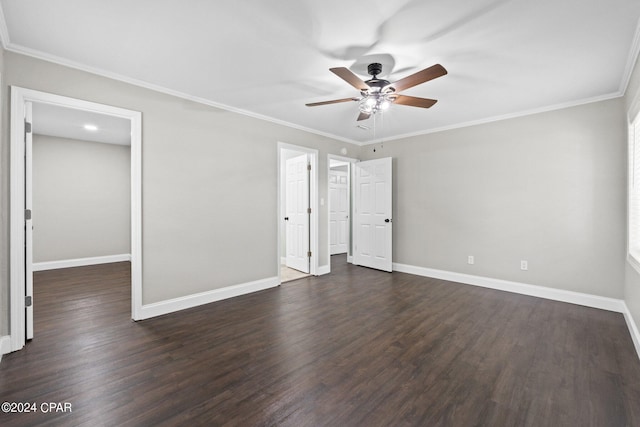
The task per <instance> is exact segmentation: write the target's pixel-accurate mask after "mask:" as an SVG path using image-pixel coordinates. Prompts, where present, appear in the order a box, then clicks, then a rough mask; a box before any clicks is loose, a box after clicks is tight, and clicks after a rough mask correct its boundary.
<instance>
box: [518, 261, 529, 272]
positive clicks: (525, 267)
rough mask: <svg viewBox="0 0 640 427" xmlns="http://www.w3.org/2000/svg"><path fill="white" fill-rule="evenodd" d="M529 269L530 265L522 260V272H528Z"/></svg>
mask: <svg viewBox="0 0 640 427" xmlns="http://www.w3.org/2000/svg"><path fill="white" fill-rule="evenodd" d="M528 269H529V263H528V262H527V261H525V260H521V261H520V270H525V271H526V270H528Z"/></svg>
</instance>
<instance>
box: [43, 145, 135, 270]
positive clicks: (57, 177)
mask: <svg viewBox="0 0 640 427" xmlns="http://www.w3.org/2000/svg"><path fill="white" fill-rule="evenodd" d="M130 159H131V148H130V147H129V146H124V145H115V144H102V143H98V142H89V141H78V140H74V139H64V138H57V137H52V136H43V135H34V137H33V225H34V232H33V261H34V262H36V263H37V262H45V261H60V260H68V259H75V258H87V257H98V256H106V255H120V254H129V253H130V252H131V237H130V236H131V231H130V216H131V184H130V182H131V180H130V175H131V169H130V164H131V163H130Z"/></svg>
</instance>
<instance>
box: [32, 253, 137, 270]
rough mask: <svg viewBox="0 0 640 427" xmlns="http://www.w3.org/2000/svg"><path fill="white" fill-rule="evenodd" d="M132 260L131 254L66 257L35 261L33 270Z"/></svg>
mask: <svg viewBox="0 0 640 427" xmlns="http://www.w3.org/2000/svg"><path fill="white" fill-rule="evenodd" d="M122 261H131V254H120V255H106V256H97V257H91V258H76V259H64V260H61V261H47V262H35V263H33V271H42V270H56V269H58V268H69V267H84V266H85V265H96V264H109V263H112V262H122Z"/></svg>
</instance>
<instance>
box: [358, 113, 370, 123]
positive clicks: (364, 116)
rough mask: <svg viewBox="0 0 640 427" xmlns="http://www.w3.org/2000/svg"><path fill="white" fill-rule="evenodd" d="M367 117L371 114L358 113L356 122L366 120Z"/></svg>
mask: <svg viewBox="0 0 640 427" xmlns="http://www.w3.org/2000/svg"><path fill="white" fill-rule="evenodd" d="M369 117H371V114H369V113H363V112H360V115H359V116H358V119H357V121H358V122H359V121H361V120H367V119H368V118H369Z"/></svg>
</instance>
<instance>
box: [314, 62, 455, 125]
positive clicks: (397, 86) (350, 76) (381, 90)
mask: <svg viewBox="0 0 640 427" xmlns="http://www.w3.org/2000/svg"><path fill="white" fill-rule="evenodd" d="M329 71H331V72H332V73H334V74H335V75H336V76H338V77H340V78H341V79H342V80H344V81H345V82H347V83H349V84H350V85H351V86H353V87H354V88H356V89H358V90H359V91H360V97H352V98H342V99H335V100H332V101H322V102H313V103H310V104H306V105H307V107H316V106H318V105H328V104H337V103H340V102H349V101H357V102H358V108H359V110H360V114H359V115H358V118H357V120H358V121H360V120H366V119H368V118H369V117H371V116H372V115H374V114H376V113H378V112H381V111H384V110H387V109H388V108H389V107H390V106H391V104H394V103H395V104H400V105H407V106H410V107H420V108H430V107H431V106H433V104H435V103H436V102H438V101H437V100H435V99H428V98H417V97H414V96H407V95H401V94H399V93H398V92H400V91H401V90H405V89H409V88H411V87H414V86H417V85H419V84H422V83H425V82H428V81H429V80H433V79H435V78H438V77H441V76H444V75H445V74H447V70H446V69H445V68H444V67H443V66H442V65H440V64H436V65H433V66H431V67H429V68H425V69H424V70H422V71H418V72H417V73H414V74H411V75H410V76H407V77H405V78H403V79H400V80H398V81H397V82H395V83H390V82H389V81H388V80H384V79H379V78H378V75H379V74H380V73H382V65H381V64H379V63H377V62H375V63H372V64H369V66H368V67H367V72H368V73H369V75H371V76H372V78H371V79H369V80H367V81H363V80H362V79H361V78H360V77H358V76H356V75H355V74H354V73H352V72H351V71H350V70H349V69H348V68H344V67H338V68H330V69H329Z"/></svg>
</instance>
